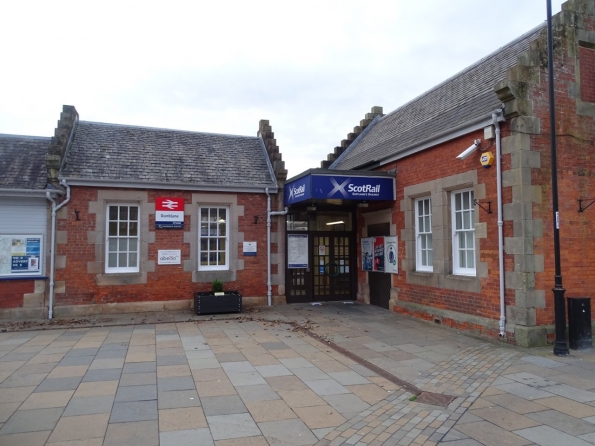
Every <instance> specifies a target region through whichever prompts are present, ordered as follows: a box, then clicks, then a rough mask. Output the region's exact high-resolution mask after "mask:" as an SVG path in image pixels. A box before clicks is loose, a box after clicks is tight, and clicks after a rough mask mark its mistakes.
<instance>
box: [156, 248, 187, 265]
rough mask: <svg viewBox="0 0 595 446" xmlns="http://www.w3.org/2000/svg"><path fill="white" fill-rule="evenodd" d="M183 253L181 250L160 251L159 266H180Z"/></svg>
mask: <svg viewBox="0 0 595 446" xmlns="http://www.w3.org/2000/svg"><path fill="white" fill-rule="evenodd" d="M181 263H182V252H181V250H179V249H160V250H158V251H157V265H179V264H181Z"/></svg>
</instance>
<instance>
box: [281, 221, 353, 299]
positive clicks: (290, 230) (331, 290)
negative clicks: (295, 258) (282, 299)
mask: <svg viewBox="0 0 595 446" xmlns="http://www.w3.org/2000/svg"><path fill="white" fill-rule="evenodd" d="M351 219H352V213H351V212H337V211H332V212H331V211H327V212H321V211H319V212H317V213H307V212H301V213H300V212H295V213H293V214H290V215H289V216H288V221H287V237H288V240H290V239H291V238H292V237H297V238H300V239H301V240H304V238H303V237H306V236H307V249H308V255H307V258H308V262H307V265H308V266H307V267H305V268H301V267H300V268H292V267H291V266H292V265H291V258H290V253H289V252H288V259H287V269H286V274H285V277H286V284H285V293H286V297H287V303H307V302H329V301H336V300H354V299H355V287H356V274H357V271H356V268H355V265H356V257H355V256H356V252H355V242H354V240H355V234H354V233H353V231H352V227H353V225H352V222H351ZM304 243H305V241H304ZM289 244H290V243H288V245H289Z"/></svg>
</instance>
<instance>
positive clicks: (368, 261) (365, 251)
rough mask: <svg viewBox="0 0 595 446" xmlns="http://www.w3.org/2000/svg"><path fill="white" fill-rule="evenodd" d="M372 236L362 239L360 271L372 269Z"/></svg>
mask: <svg viewBox="0 0 595 446" xmlns="http://www.w3.org/2000/svg"><path fill="white" fill-rule="evenodd" d="M373 259H374V237H368V238H363V239H362V271H374V266H373V265H374V262H373Z"/></svg>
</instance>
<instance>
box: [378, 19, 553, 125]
mask: <svg viewBox="0 0 595 446" xmlns="http://www.w3.org/2000/svg"><path fill="white" fill-rule="evenodd" d="M545 26H546V23H545V22H544V23H541V24H539V25H537V26H535V27H534V28H532V29H531V30H529V31H527V32H526V33H524V34H522V35H520V36H519V37H517V38H516V39H514V40H512V41H510V42H508V43H507V44H506V45H503V46H501V47H500V48H498V49H497V50H495V51H492V52H491V53H490V54H488V55H487V56H484V57H482V58H481V59H479V60H478V61H476V62H474V63H473V64H471V65H469V66H468V67H466V68H464V69H462V70H461V71H458V72H457V73H455V74H453V75H452V76H450V77H449V78H447V79H445V80H443V81H442V82H440V83H439V84H438V85H435V86H434V87H432V88H430V89H429V90H426V91H424V92H423V93H421V94H419V95H418V96H416V97H414V98H413V99H411V100H410V101H408V102H406V103H404V104H403V105H401V106H400V107H398V108H396V109H395V110H393V111H391V112H389V113H387V114H386V115H384V116H383V117H382V118H381V121H383V120H385V119H386V118H388V117H390V116H391V115H394V114H395V113H397V112H398V111H400V110H402V109H403V108H405V107H407V106H408V105H411V104H412V103H414V102H417V101H419V100H420V99H421V98H423V97H424V96H428V95H429V94H430V93H432V92H434V91H436V90H438V89H440V88H441V87H443V86H444V85H446V84H448V83H449V82H451V81H452V80H454V79H456V78H458V77H460V76H462V75H463V74H465V73H467V72H469V71H471V70H472V69H474V68H477V67H478V66H479V65H481V64H482V63H484V62H486V61H487V60H489V59H491V58H493V57H496V56H498V55H501V54H502V53H503V52H504V50H506V49H508V48H510V47H512V46H514V45H516V44H517V43H519V42H521V41H523V40H525V39H526V38H527V37H529V36H530V35H531V34H536V33H537V31H538V30H541V29H542V28H545Z"/></svg>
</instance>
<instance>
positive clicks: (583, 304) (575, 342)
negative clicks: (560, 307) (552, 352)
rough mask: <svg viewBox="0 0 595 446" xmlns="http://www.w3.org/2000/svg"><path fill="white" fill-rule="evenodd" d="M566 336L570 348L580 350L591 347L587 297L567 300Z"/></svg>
mask: <svg viewBox="0 0 595 446" xmlns="http://www.w3.org/2000/svg"><path fill="white" fill-rule="evenodd" d="M568 334H569V341H570V342H569V343H570V348H572V349H574V350H582V349H585V348H591V347H593V335H592V333H591V299H590V298H589V297H569V298H568Z"/></svg>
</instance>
